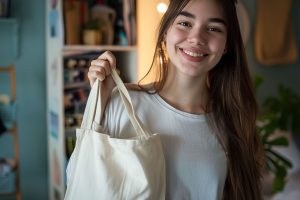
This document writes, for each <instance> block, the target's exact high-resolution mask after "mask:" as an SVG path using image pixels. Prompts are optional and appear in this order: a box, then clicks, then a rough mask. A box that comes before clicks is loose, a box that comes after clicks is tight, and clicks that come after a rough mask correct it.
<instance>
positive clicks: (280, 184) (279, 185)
mask: <svg viewBox="0 0 300 200" xmlns="http://www.w3.org/2000/svg"><path fill="white" fill-rule="evenodd" d="M284 185H285V180H284V177H281V176H276V175H275V178H274V181H273V192H280V191H282V190H283V188H284Z"/></svg>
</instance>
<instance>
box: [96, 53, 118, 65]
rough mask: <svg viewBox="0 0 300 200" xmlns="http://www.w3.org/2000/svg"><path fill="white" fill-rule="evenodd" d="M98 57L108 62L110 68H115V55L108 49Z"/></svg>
mask: <svg viewBox="0 0 300 200" xmlns="http://www.w3.org/2000/svg"><path fill="white" fill-rule="evenodd" d="M98 59H100V60H107V61H108V62H109V64H110V67H111V68H112V69H116V57H115V56H114V55H113V53H112V52H110V51H105V52H104V53H103V54H101V55H100V56H99V57H98Z"/></svg>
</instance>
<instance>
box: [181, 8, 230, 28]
mask: <svg viewBox="0 0 300 200" xmlns="http://www.w3.org/2000/svg"><path fill="white" fill-rule="evenodd" d="M179 15H182V16H185V17H188V18H192V19H196V16H195V15H193V14H192V13H189V12H186V11H181V12H180V13H179V14H178V15H177V16H179ZM208 21H209V22H214V23H220V24H223V25H225V26H226V22H225V21H224V20H223V19H221V18H217V17H214V18H209V20H208Z"/></svg>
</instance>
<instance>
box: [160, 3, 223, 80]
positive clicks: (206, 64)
mask: <svg viewBox="0 0 300 200" xmlns="http://www.w3.org/2000/svg"><path fill="white" fill-rule="evenodd" d="M226 39H227V29H226V23H225V19H224V17H223V13H222V9H221V7H220V6H219V5H218V4H217V3H216V2H215V0H192V1H190V2H189V3H188V4H187V6H186V7H185V8H184V9H183V10H182V11H181V12H180V13H179V15H178V16H177V17H176V19H175V21H174V22H173V24H172V25H171V26H170V28H169V29H168V31H167V33H166V35H165V40H166V49H167V52H168V56H169V60H170V65H171V66H170V67H171V70H173V69H174V70H176V72H178V73H181V74H185V75H188V76H193V77H197V76H202V75H207V73H208V71H209V70H211V69H212V68H213V67H214V66H216V64H217V63H218V62H219V61H220V59H221V57H222V56H223V54H224V50H225V48H226Z"/></svg>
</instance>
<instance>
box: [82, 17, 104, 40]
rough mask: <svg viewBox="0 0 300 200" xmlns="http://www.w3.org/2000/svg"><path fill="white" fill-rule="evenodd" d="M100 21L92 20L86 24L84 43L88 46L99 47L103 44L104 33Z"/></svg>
mask: <svg viewBox="0 0 300 200" xmlns="http://www.w3.org/2000/svg"><path fill="white" fill-rule="evenodd" d="M98 21H99V20H90V21H88V22H87V23H86V24H84V28H83V34H82V37H83V39H82V41H83V44H86V45H99V44H101V43H102V31H101V27H100V26H99V22H98Z"/></svg>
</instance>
